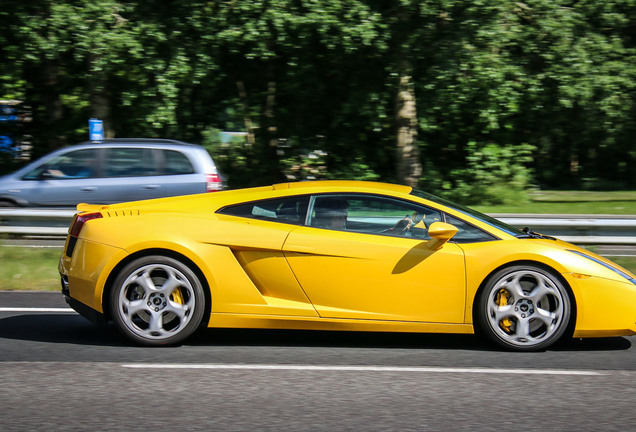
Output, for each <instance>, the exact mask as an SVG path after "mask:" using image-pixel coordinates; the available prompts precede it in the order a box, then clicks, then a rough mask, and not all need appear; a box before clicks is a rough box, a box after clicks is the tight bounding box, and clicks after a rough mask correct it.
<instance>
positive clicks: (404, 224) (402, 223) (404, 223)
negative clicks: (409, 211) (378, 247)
mask: <svg viewBox="0 0 636 432" xmlns="http://www.w3.org/2000/svg"><path fill="white" fill-rule="evenodd" d="M413 225H415V224H414V223H413V219H411V217H410V216H409V215H406V216H404V217H403V218H402V219H400V220H399V221H397V222H396V224H395V225H393V228H389V229H386V230H384V231H383V232H385V233H395V234H399V235H405V234H406V233H407V232H409V231H410V230H411V228H412V227H413Z"/></svg>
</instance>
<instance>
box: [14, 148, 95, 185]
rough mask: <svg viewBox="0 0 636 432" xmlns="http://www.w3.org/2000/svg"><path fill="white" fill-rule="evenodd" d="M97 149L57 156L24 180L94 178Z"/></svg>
mask: <svg viewBox="0 0 636 432" xmlns="http://www.w3.org/2000/svg"><path fill="white" fill-rule="evenodd" d="M96 167H97V149H83V150H76V151H72V152H68V153H65V154H63V155H60V156H57V157H55V158H53V159H51V160H50V161H48V162H47V163H46V164H44V165H41V166H39V167H38V168H36V169H34V170H33V171H31V172H30V173H28V174H27V175H25V176H24V179H25V180H36V179H41V178H49V179H58V180H66V179H83V178H89V177H94V176H95V174H96V173H95V171H96Z"/></svg>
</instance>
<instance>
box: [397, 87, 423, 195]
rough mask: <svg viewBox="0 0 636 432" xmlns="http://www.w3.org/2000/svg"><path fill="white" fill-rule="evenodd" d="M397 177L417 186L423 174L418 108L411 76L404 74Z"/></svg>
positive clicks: (400, 93)
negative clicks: (418, 142)
mask: <svg viewBox="0 0 636 432" xmlns="http://www.w3.org/2000/svg"><path fill="white" fill-rule="evenodd" d="M396 122H397V177H398V181H399V182H401V183H403V184H405V185H408V186H411V187H416V186H417V183H418V182H419V180H420V177H421V175H422V163H421V161H420V151H419V148H418V146H417V110H416V103H415V91H414V89H413V84H412V83H411V77H410V76H408V75H402V76H401V77H400V85H399V88H398V94H397V98H396Z"/></svg>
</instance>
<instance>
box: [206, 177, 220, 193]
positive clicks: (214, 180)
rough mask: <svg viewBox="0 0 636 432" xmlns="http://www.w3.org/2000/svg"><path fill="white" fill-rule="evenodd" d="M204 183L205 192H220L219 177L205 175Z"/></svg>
mask: <svg viewBox="0 0 636 432" xmlns="http://www.w3.org/2000/svg"><path fill="white" fill-rule="evenodd" d="M205 182H206V191H207V192H216V191H220V190H221V176H219V175H218V174H206V175H205Z"/></svg>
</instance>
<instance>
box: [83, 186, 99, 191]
mask: <svg viewBox="0 0 636 432" xmlns="http://www.w3.org/2000/svg"><path fill="white" fill-rule="evenodd" d="M80 190H81V191H83V192H93V191H94V190H97V188H96V187H95V186H84V187H83V188H81V189H80Z"/></svg>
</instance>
